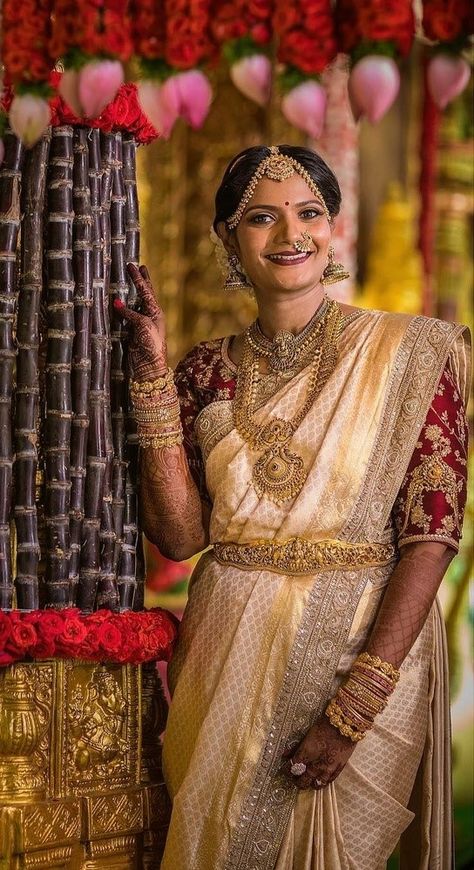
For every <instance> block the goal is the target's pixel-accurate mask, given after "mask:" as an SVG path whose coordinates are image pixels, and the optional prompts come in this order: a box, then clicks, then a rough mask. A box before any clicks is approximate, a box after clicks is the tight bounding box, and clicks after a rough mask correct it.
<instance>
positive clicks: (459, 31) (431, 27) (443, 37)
mask: <svg viewBox="0 0 474 870" xmlns="http://www.w3.org/2000/svg"><path fill="white" fill-rule="evenodd" d="M423 30H424V32H425V35H426V36H427V37H428V39H435V40H438V39H439V40H440V41H441V42H455V41H457V40H458V39H460V40H461V41H462V43H465V42H466V43H467V39H468V36H469V34H471V33H472V32H473V31H474V6H473V3H472V0H424V2H423Z"/></svg>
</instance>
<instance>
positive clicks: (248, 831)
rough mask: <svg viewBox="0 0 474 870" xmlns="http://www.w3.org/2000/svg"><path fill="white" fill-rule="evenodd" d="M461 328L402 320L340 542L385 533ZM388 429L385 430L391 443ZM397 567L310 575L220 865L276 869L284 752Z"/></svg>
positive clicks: (287, 791)
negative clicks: (383, 579)
mask: <svg viewBox="0 0 474 870" xmlns="http://www.w3.org/2000/svg"><path fill="white" fill-rule="evenodd" d="M382 316H383V315H382ZM463 329H464V327H462V326H457V325H454V324H450V323H443V322H442V321H437V320H432V319H427V318H425V317H415V318H413V319H412V320H411V321H410V322H409V323H408V325H407V328H406V330H405V332H404V335H403V337H402V339H401V341H400V344H399V347H398V350H397V353H396V355H395V360H394V363H393V367H392V372H391V375H390V378H389V382H388V385H387V390H386V396H385V401H384V406H383V410H382V414H381V420H380V423H379V427H378V433H377V435H376V437H375V439H374V444H373V446H372V451H371V455H370V459H369V462H368V465H367V470H366V473H365V475H364V477H363V480H362V482H361V486H360V492H359V497H358V498H357V499H356V501H355V503H354V506H353V509H352V511H351V514H350V516H349V518H348V520H347V522H346V524H345V525H344V528H343V529H342V532H341V535H340V538H342V539H346V540H354V538H356V537H357V535H360V533H361V530H362V529H363V530H364V533H365V534H364V537H367V536H368V535H367V533H368V530H370V531H371V534H370V538H369V539H372V540H377V533H378V534H380V535H382V534H383V531H384V527H385V524H386V521H387V520H388V518H389V516H390V511H391V509H392V504H393V501H394V499H395V496H396V493H397V491H398V489H397V485H398V482H399V481H400V483H401V479H403V476H404V474H405V471H406V466H407V465H408V463H409V460H410V457H411V454H412V452H413V447H414V445H415V444H416V441H417V440H418V436H419V432H420V430H421V427H422V425H423V422H424V419H425V416H426V412H427V409H428V407H429V404H430V402H431V399H432V395H433V393H434V390H435V387H436V384H437V383H438V381H439V378H440V376H441V373H442V369H443V368H444V365H445V363H446V359H447V357H448V354H449V351H450V349H451V347H452V345H453V342H454V340H455V339H456V337H457V336H458V335H460V334H461V333H462V331H463ZM418 424H419V425H418ZM387 431H389V432H390V431H391V432H392V437H391V438H390V439H389V440H387V439H386V433H387ZM403 463H405V465H403ZM400 469H402V470H401V471H400ZM394 564H395V563H394V562H393V563H392V565H391V566H390V565H389V566H387V567H386V568H376V569H374V568H372V569H367V571H362V572H357V573H356V572H351V571H335V572H331V573H327V574H324V573H321V574H318V575H317V580H316V582H315V583H314V584H313V588H312V590H311V593H310V596H309V599H308V603H307V605H306V608H305V611H304V613H303V617H302V619H301V623H300V626H299V627H298V630H297V633H296V636H295V641H294V644H293V647H292V650H291V652H290V655H289V659H288V664H287V669H286V672H285V676H284V678H283V683H282V688H281V692H280V695H279V698H278V701H277V704H276V707H275V712H274V715H273V721H272V723H271V724H270V727H269V731H268V737H267V741H266V743H265V745H264V746H263V748H262V751H261V754H260V758H259V761H258V763H257V766H256V772H255V776H254V780H253V784H252V786H251V788H250V789H249V791H248V792H247V795H246V797H245V799H244V801H243V803H242V807H241V811H240V816H239V820H238V822H237V825H236V828H235V831H234V834H233V837H232V839H231V843H230V847H229V850H228V854H227V859H226V860H225V861H224V868H225V870H272V868H273V867H274V864H275V861H276V858H277V856H278V852H279V849H280V846H281V841H282V838H283V835H284V832H285V829H286V827H287V825H288V822H289V818H290V815H291V812H292V809H293V806H294V803H295V801H296V797H297V793H298V790H297V788H296V786H294V785H292V783H291V782H289V780H288V778H287V777H286V776H285V775H284V774H283V773H282V772H281V770H279V766H280V759H281V754H282V752H283V750H284V749H285V748H287V747H288V746H289V745H292V744H293V745H296V744H297V743H298V742H299V741H300V739H301V738H302V736H303V735H304V733H306V731H307V730H308V728H309V727H310V726H311V724H312V723H313V722H314V721H316V720H317V719H318V718H319V716H320V715H321V714H322V711H323V707H324V704H325V702H326V700H327V697H328V694H329V691H330V688H331V685H332V683H333V680H334V677H335V673H336V669H337V665H338V662H339V660H340V657H341V654H342V650H343V648H344V644H345V643H346V640H347V637H348V634H349V631H350V627H351V624H352V620H353V614H354V612H355V609H356V607H357V604H358V602H359V600H360V596H361V594H362V591H363V589H364V588H365V585H366V582H367V580H368V579H369V578H370V577H371V576H373V575H384V576H389V575H390V573H391V571H392V570H393V565H394Z"/></svg>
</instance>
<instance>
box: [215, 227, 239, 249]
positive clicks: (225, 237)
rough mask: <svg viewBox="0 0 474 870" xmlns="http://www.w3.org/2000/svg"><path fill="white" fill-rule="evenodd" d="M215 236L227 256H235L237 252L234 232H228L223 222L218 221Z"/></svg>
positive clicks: (237, 246) (237, 247)
mask: <svg viewBox="0 0 474 870" xmlns="http://www.w3.org/2000/svg"><path fill="white" fill-rule="evenodd" d="M217 235H218V236H219V238H220V239H221V241H222V244H223V245H224V248H225V249H226V251H227V253H228V254H236V253H238V252H239V245H238V242H237V236H236V234H235V230H229V229H228V228H227V225H226V223H225V221H219V223H218V224H217Z"/></svg>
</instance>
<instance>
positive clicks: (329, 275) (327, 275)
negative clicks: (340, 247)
mask: <svg viewBox="0 0 474 870" xmlns="http://www.w3.org/2000/svg"><path fill="white" fill-rule="evenodd" d="M350 277H351V276H350V273H349V272H346V270H345V269H344V266H343V265H342V263H336V262H335V260H334V248H333V246H332V245H329V250H328V263H327V266H326V268H325V270H324V272H323V274H322V277H321V284H336V283H337V282H338V281H344V280H345V279H346V278H350Z"/></svg>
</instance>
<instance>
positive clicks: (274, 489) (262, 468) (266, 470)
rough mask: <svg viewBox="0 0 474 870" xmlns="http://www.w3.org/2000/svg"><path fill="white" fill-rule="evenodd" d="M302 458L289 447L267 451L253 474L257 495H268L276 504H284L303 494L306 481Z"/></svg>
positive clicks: (257, 463)
mask: <svg viewBox="0 0 474 870" xmlns="http://www.w3.org/2000/svg"><path fill="white" fill-rule="evenodd" d="M306 476H307V475H306V471H305V467H304V464H303V460H302V458H301V456H298V454H297V453H292V452H291V451H290V450H288V448H287V447H279V448H277V449H276V450H275V449H273V450H266V451H265V453H264V454H263V455H262V456H261V457H260V459H259V460H258V461H257V462H256V463H255V465H254V467H253V472H252V479H253V485H254V487H255V491H256V493H257V495H259V496H260V497H262V496H264V495H266V496H267V498H269V499H270V501H273V502H275V504H283V502H285V501H288V499H290V498H293V497H294V496H295V495H298V493H299V492H301V490H302V488H303V485H304V482H305V480H306Z"/></svg>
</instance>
